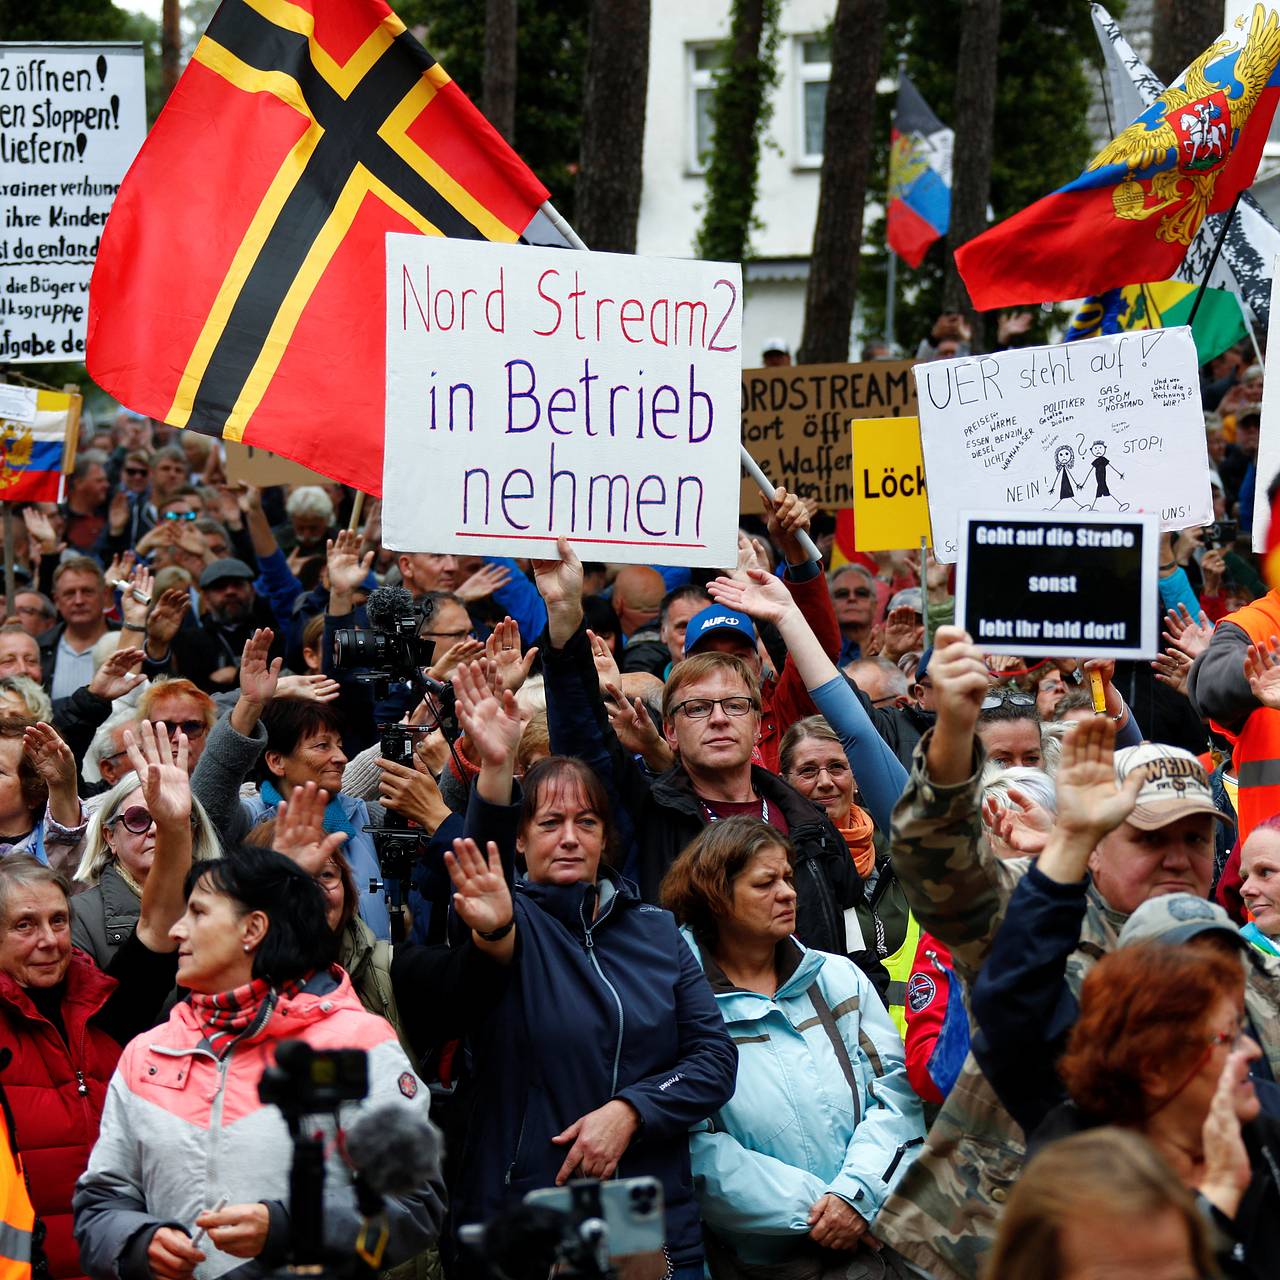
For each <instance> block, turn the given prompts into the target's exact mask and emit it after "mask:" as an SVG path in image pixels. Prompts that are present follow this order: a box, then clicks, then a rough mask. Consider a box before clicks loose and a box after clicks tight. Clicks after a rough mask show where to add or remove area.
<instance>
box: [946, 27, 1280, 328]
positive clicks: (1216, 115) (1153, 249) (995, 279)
mask: <svg viewBox="0 0 1280 1280" xmlns="http://www.w3.org/2000/svg"><path fill="white" fill-rule="evenodd" d="M1244 23H1245V20H1244V19H1243V18H1239V19H1237V20H1236V26H1237V28H1238V29H1239V32H1238V33H1237V34H1233V33H1232V32H1231V31H1226V32H1224V33H1223V34H1222V36H1221V37H1220V38H1219V39H1218V40H1216V41H1215V42H1214V43H1213V44H1212V45H1211V46H1210V47H1209V48H1208V49H1206V50H1205V51H1204V53H1202V54H1201V55H1200V56H1199V57H1198V58H1197V59H1196V60H1195V61H1194V62H1193V63H1192V64H1191V65H1190V66H1189V67H1188V68H1187V69H1186V71H1184V72H1183V74H1182V77H1181V79H1179V80H1178V81H1177V83H1176V84H1173V85H1171V86H1170V87H1169V88H1168V89H1166V90H1165V91H1164V92H1163V93H1162V94H1161V95H1160V96H1159V97H1158V98H1157V99H1156V100H1155V101H1154V102H1153V103H1152V104H1151V106H1149V107H1148V108H1147V109H1146V110H1145V111H1144V112H1143V113H1142V114H1141V115H1140V116H1139V117H1138V118H1137V119H1136V120H1135V121H1134V122H1133V123H1132V124H1131V125H1129V127H1128V128H1127V129H1125V130H1124V131H1123V132H1122V133H1120V134H1119V135H1118V136H1117V137H1116V138H1115V139H1114V140H1113V141H1111V142H1110V143H1108V144H1107V146H1105V147H1104V148H1103V149H1102V150H1101V151H1100V152H1099V153H1098V154H1097V155H1096V156H1095V157H1094V158H1093V159H1092V160H1091V161H1090V162H1089V166H1088V168H1087V169H1086V170H1085V171H1084V173H1082V174H1081V175H1080V176H1079V177H1078V178H1076V179H1075V180H1074V181H1073V182H1069V183H1068V184H1067V185H1066V186H1065V187H1062V188H1061V189H1059V190H1058V191H1055V192H1053V194H1052V195H1047V196H1045V197H1044V198H1043V199H1042V200H1037V201H1036V203H1035V204H1033V205H1031V206H1030V207H1029V208H1026V209H1023V210H1022V212H1021V213H1017V214H1014V216H1013V217H1012V218H1008V219H1006V220H1005V221H1004V222H1002V223H1000V224H999V225H997V226H995V227H992V228H991V230H990V231H986V232H984V233H983V234H982V235H980V236H977V237H976V238H974V239H973V240H970V241H969V243H968V244H965V245H962V246H961V247H960V248H959V249H957V250H956V267H957V269H958V270H959V272H960V275H961V276H962V277H963V278H964V282H965V284H966V285H967V286H968V289H969V297H970V298H971V299H972V300H973V305H974V306H975V307H976V308H977V309H978V310H979V311H988V310H991V309H992V308H995V307H1010V306H1022V305H1026V304H1028V303H1037V302H1053V301H1059V300H1061V299H1064V298H1079V297H1083V296H1085V295H1088V294H1097V293H1105V292H1106V291H1107V290H1109V289H1114V288H1116V287H1117V286H1119V285H1126V284H1142V283H1144V282H1145V281H1149V280H1167V279H1168V278H1169V277H1170V276H1172V275H1173V274H1174V272H1175V271H1176V270H1177V268H1178V265H1179V264H1180V263H1181V262H1182V259H1183V258H1184V257H1185V256H1186V252H1187V248H1188V246H1189V245H1190V244H1191V241H1192V240H1193V239H1194V238H1195V234H1196V232H1197V231H1198V230H1199V229H1200V224H1201V223H1202V222H1203V221H1204V219H1205V217H1206V215H1208V214H1210V213H1219V212H1221V211H1223V210H1225V209H1229V208H1230V207H1231V205H1232V203H1233V202H1234V201H1235V198H1236V196H1237V195H1239V193H1240V192H1241V191H1243V190H1244V189H1245V188H1246V187H1248V186H1249V185H1250V184H1251V183H1252V182H1253V179H1254V176H1255V175H1256V174H1257V172H1258V161H1259V160H1260V159H1261V157H1262V148H1263V144H1264V143H1265V142H1266V140H1267V133H1268V131H1269V130H1270V128H1271V117H1272V115H1273V114H1274V113H1275V109H1276V102H1277V96H1278V95H1280V72H1278V71H1277V63H1278V62H1280V18H1277V16H1276V14H1275V12H1274V11H1272V10H1270V9H1266V8H1264V7H1263V6H1262V5H1261V4H1259V5H1256V6H1255V7H1254V10H1253V16H1252V18H1251V19H1250V21H1249V25H1248V32H1247V34H1243V32H1244ZM1242 34H1243V38H1241V36H1242ZM957 163H958V161H957Z"/></svg>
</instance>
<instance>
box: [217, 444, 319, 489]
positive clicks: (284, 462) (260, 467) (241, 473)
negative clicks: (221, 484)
mask: <svg viewBox="0 0 1280 1280" xmlns="http://www.w3.org/2000/svg"><path fill="white" fill-rule="evenodd" d="M222 445H223V448H225V449H226V451H227V481H228V482H229V483H230V484H238V483H239V482H240V481H241V480H243V481H244V482H245V483H246V484H253V485H257V486H258V487H259V488H260V489H265V488H266V487H267V486H268V485H273V484H332V483H333V481H332V480H331V479H330V478H329V477H328V476H322V475H321V474H320V473H319V472H318V471H312V470H311V468H310V467H304V466H303V465H302V463H300V462H294V461H293V460H292V459H291V458H282V457H281V456H280V455H279V454H278V453H268V452H267V450H266V449H259V448H258V447H257V446H256V445H251V444H237V443H236V442H235V441H234V440H224V441H223V442H222Z"/></svg>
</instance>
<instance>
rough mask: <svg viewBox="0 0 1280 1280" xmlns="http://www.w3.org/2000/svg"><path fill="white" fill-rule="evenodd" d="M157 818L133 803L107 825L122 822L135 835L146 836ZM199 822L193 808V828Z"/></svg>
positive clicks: (193, 828)
mask: <svg viewBox="0 0 1280 1280" xmlns="http://www.w3.org/2000/svg"><path fill="white" fill-rule="evenodd" d="M154 821H155V819H154V818H153V817H152V816H151V814H150V813H148V812H147V810H146V809H144V808H143V807H142V806H141V805H140V804H131V805H130V806H129V807H128V808H127V809H125V810H124V811H123V812H122V813H117V814H116V816H115V817H114V818H112V819H111V821H110V822H108V823H107V826H109V827H114V826H115V825H116V823H117V822H118V823H120V824H121V825H122V826H123V827H124V829H125V830H126V831H132V832H133V834H134V835H135V836H145V835H146V834H147V832H148V831H150V830H151V824H152V823H153V822H154ZM196 822H197V818H196V811H195V810H194V809H192V810H191V828H192V830H195V825H196Z"/></svg>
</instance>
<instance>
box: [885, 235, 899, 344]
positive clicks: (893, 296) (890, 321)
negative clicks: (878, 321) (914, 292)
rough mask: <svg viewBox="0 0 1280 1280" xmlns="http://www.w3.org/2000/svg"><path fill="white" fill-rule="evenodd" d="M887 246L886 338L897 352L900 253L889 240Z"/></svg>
mask: <svg viewBox="0 0 1280 1280" xmlns="http://www.w3.org/2000/svg"><path fill="white" fill-rule="evenodd" d="M885 248H886V249H887V250H888V253H889V267H888V270H887V271H886V272H885V275H884V340H885V341H886V342H887V343H888V344H889V350H890V351H891V352H893V353H894V354H896V353H897V350H898V342H897V339H896V338H895V337H894V333H895V332H896V330H897V319H898V315H897V312H898V255H897V254H896V253H894V251H893V250H892V249H891V248H890V247H889V244H888V242H887V241H886V243H885Z"/></svg>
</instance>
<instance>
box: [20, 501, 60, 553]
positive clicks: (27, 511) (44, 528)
mask: <svg viewBox="0 0 1280 1280" xmlns="http://www.w3.org/2000/svg"><path fill="white" fill-rule="evenodd" d="M22 523H23V524H25V525H26V526H27V533H28V535H29V536H30V538H31V540H32V541H33V542H35V543H36V544H37V545H38V546H39V548H40V550H41V552H42V553H43V554H44V555H53V554H54V553H55V552H56V551H59V550H60V549H61V547H62V543H61V542H60V541H59V540H58V535H57V534H56V533H55V532H54V529H53V523H52V521H51V520H50V519H49V517H48V516H47V515H46V514H45V513H44V512H43V511H41V510H40V508H39V507H23V509H22Z"/></svg>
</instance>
